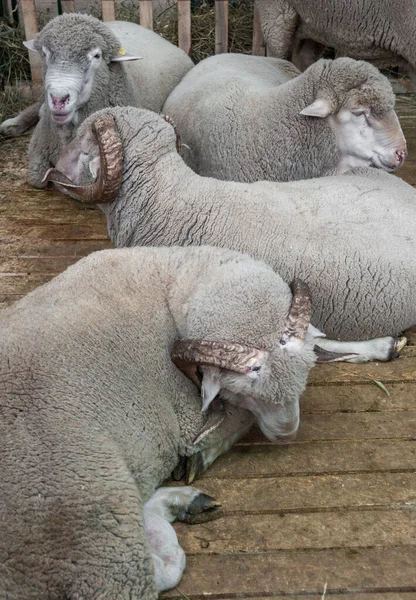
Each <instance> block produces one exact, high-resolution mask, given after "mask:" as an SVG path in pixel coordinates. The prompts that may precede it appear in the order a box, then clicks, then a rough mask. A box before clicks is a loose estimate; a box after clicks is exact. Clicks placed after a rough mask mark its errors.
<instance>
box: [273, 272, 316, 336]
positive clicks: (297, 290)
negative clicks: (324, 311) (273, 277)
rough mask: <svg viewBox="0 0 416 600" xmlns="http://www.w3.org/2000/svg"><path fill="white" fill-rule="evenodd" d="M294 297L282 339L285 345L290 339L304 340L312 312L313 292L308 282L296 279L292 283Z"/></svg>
mask: <svg viewBox="0 0 416 600" xmlns="http://www.w3.org/2000/svg"><path fill="white" fill-rule="evenodd" d="M290 288H291V290H292V294H293V298H292V304H291V305H290V309H289V313H288V315H287V318H286V327H285V331H284V333H283V335H282V337H281V339H280V343H281V344H282V345H284V344H285V343H287V342H288V341H289V340H290V339H296V340H299V341H303V340H304V339H305V336H306V332H307V330H308V327H309V323H310V320H311V314H312V304H311V292H310V289H309V286H308V284H306V283H305V282H304V281H302V280H301V279H294V280H293V281H292V283H291V284H290Z"/></svg>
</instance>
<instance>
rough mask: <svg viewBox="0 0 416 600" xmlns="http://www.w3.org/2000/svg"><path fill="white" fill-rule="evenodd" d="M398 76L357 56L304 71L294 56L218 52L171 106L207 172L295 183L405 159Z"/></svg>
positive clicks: (191, 159)
mask: <svg viewBox="0 0 416 600" xmlns="http://www.w3.org/2000/svg"><path fill="white" fill-rule="evenodd" d="M394 104H395V97H394V94H393V90H392V87H391V84H390V82H389V81H388V79H387V78H386V77H385V76H384V75H382V74H381V73H380V72H379V71H378V70H377V69H376V68H375V67H374V66H373V65H371V64H369V63H366V62H363V61H356V60H352V59H350V58H338V59H337V60H321V61H319V62H317V63H316V64H314V65H312V66H311V67H310V68H309V69H308V70H307V71H305V72H304V73H299V71H297V70H296V68H295V67H294V66H293V65H291V64H290V63H288V62H287V61H284V60H279V59H276V58H269V57H261V56H246V55H243V54H218V55H216V56H211V57H209V58H206V59H205V60H203V61H201V62H200V63H198V65H196V66H195V67H194V68H193V69H192V70H191V71H190V72H189V73H187V74H186V75H185V77H184V78H183V79H182V81H181V82H180V83H179V84H178V85H177V86H176V88H175V89H174V90H173V91H172V93H171V94H170V96H169V97H168V99H167V100H166V103H165V105H164V107H163V112H164V113H166V114H168V115H170V116H171V117H172V118H173V119H174V121H175V122H176V125H177V126H178V129H179V131H180V133H181V137H182V141H183V142H184V144H186V147H184V149H183V152H182V154H183V158H184V160H185V161H186V162H187V164H188V165H189V166H190V167H192V169H193V170H194V171H196V172H197V173H199V175H204V176H205V177H216V178H217V179H225V180H231V181H245V182H253V181H259V180H263V179H267V180H270V181H294V180H298V179H308V178H312V177H322V176H325V175H335V174H337V173H343V172H345V171H348V170H350V169H352V168H354V167H366V166H375V167H377V168H380V169H383V170H386V171H393V170H394V169H396V168H397V167H400V166H401V164H402V163H403V161H404V159H405V157H406V154H407V150H406V140H405V139H404V136H403V132H402V130H401V127H400V123H399V120H398V118H397V115H396V113H395V111H394Z"/></svg>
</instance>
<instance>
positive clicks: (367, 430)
mask: <svg viewBox="0 0 416 600" xmlns="http://www.w3.org/2000/svg"><path fill="white" fill-rule="evenodd" d="M415 432H416V410H412V411H399V412H389V413H345V414H344V413H335V414H331V413H329V414H325V415H322V414H314V413H308V414H304V415H302V414H301V419H300V426H299V430H298V435H297V437H296V442H311V441H317V440H363V439H367V440H370V439H381V438H383V439H402V440H404V439H408V440H412V439H415ZM243 442H245V443H247V444H265V443H269V442H268V441H267V439H266V438H265V436H264V435H263V433H262V432H261V431H260V430H259V429H258V428H257V427H253V429H252V430H251V431H250V432H249V433H248V434H247V435H246V436H245V438H244V439H243Z"/></svg>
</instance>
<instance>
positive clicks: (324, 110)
mask: <svg viewBox="0 0 416 600" xmlns="http://www.w3.org/2000/svg"><path fill="white" fill-rule="evenodd" d="M331 112H332V108H331V105H330V104H329V102H328V100H324V99H323V98H317V99H316V100H315V102H312V104H310V105H309V106H307V107H306V108H304V109H303V110H301V111H300V113H299V114H301V115H305V116H307V117H319V118H321V119H324V118H325V117H327V116H328V115H330V114H331Z"/></svg>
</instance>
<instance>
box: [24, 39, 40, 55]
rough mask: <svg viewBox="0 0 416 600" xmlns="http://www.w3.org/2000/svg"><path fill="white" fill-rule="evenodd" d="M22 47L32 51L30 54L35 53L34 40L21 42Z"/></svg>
mask: <svg viewBox="0 0 416 600" xmlns="http://www.w3.org/2000/svg"><path fill="white" fill-rule="evenodd" d="M23 46H24V47H25V48H27V49H28V50H32V52H37V50H36V48H35V40H27V41H25V42H23Z"/></svg>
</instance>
